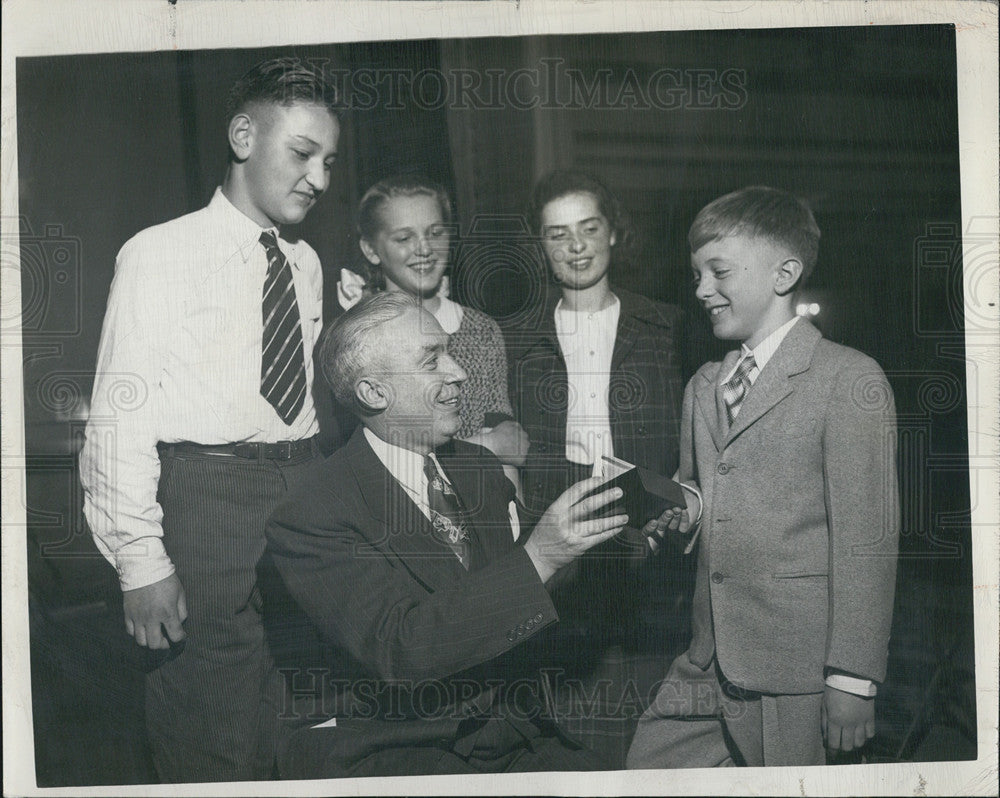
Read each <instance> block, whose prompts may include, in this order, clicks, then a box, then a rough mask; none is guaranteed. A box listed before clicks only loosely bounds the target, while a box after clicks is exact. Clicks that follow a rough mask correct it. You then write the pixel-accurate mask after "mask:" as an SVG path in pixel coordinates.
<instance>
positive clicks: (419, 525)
mask: <svg viewBox="0 0 1000 798" xmlns="http://www.w3.org/2000/svg"><path fill="white" fill-rule="evenodd" d="M363 432H364V429H363V427H358V429H357V431H356V432H355V434H354V436H352V438H351V440H350V442H349V443H348V444H347V446H348V447H350V451H349V456H348V462H350V463H351V468H352V469H353V471H354V477H355V479H356V480H357V484H358V490H359V491H360V493H361V496H362V498H363V499H364V501H365V504H366V505H367V506H368V511H369V512H370V513H371V516H372V519H373V521H374V522H375V524H376V527H377V529H378V530H379V533H380V534H379V536H378V537H379V539H377V540H373V541H372V543H373V544H376V545H378V546H381V545H382V544H384V545H385V547H387V548H388V549H390V550H391V551H392V552H393V553H395V555H396V556H397V557H398V558H399V559H400V560H401V561H402V562H403V564H404V565H405V566H406V568H407V569H408V570H409V571H410V572H411V573H412V574H413V575H414V576H415V577H417V578H418V579H419V580H420V581H421V582H422V583H423V584H424V585H425V587H427V588H428V589H431V590H433V589H434V588H436V587H440V586H441V584H442V583H444V582H448V581H453V580H455V579H457V578H458V577H460V576H461V575H462V574H464V573H466V571H465V568H464V567H463V566H462V564H461V563H460V562H459V561H458V558H457V557H456V556H455V553H454V552H453V551H452V550H451V549H450V548H449V547H448V546H447V544H445V543H443V542H439V541H438V540H436V539H435V537H434V530H433V527H432V526H431V522H430V521H428V520H427V516H425V515H424V514H423V513H422V512H421V511H420V508H419V507H418V506H417V505H416V503H415V502H414V501H413V499H411V498H410V495H409V494H408V493H407V492H406V491H405V490H404V489H403V487H402V486H401V485H400V484H399V482H397V481H396V479H395V478H394V477H393V476H392V474H390V473H389V471H388V469H387V468H386V467H385V466H384V465H383V464H382V461H381V460H379V458H378V455H376V454H375V452H374V451H373V450H372V448H371V446H369V445H368V441H366V440H365V438H364V434H363Z"/></svg>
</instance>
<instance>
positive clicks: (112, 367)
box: [80, 189, 323, 590]
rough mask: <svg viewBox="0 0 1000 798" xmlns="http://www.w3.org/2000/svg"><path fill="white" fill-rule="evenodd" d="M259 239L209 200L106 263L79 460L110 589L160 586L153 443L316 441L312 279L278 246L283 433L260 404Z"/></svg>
mask: <svg viewBox="0 0 1000 798" xmlns="http://www.w3.org/2000/svg"><path fill="white" fill-rule="evenodd" d="M261 232H263V230H262V228H261V227H260V226H259V225H257V224H256V223H255V222H253V221H252V220H251V219H249V218H248V217H247V216H245V215H244V214H243V213H241V212H240V211H239V210H237V209H236V208H235V207H234V206H233V205H232V204H231V203H230V202H229V200H228V199H227V198H226V197H225V195H224V194H223V193H222V190H221V189H217V190H216V192H215V195H214V196H213V197H212V201H211V202H210V203H209V205H208V206H207V207H206V208H203V209H202V210H200V211H196V212H195V213H191V214H188V215H187V216H182V217H180V218H178V219H174V220H172V221H169V222H166V223H165V224H161V225H157V226H155V227H151V228H148V229H146V230H143V231H142V232H140V233H139V234H138V235H136V236H134V237H133V238H132V239H131V240H129V241H128V242H127V243H126V244H125V246H124V247H122V249H121V252H119V254H118V259H117V262H116V264H115V276H114V280H113V282H112V284H111V294H110V296H109V298H108V308H107V314H106V315H105V319H104V328H103V331H102V333H101V343H100V349H99V351H98V357H97V373H96V376H95V380H94V392H93V398H92V401H91V409H90V416H89V419H88V422H87V440H86V444H85V445H84V448H83V452H82V454H81V456H80V478H81V482H82V483H83V487H84V512H85V514H86V517H87V521H88V522H89V524H90V528H91V530H92V531H93V533H94V538H95V541H96V543H97V547H98V549H100V551H101V553H102V554H103V555H104V556H105V557H106V558H107V559H108V560H109V561H110V562H111V564H112V565H114V566H115V567H116V569H117V570H118V574H119V578H120V580H121V585H122V589H123V590H131V589H134V588H138V587H143V586H145V585H149V584H152V583H154V582H157V581H159V580H161V579H163V578H165V577H167V576H169V575H170V574H172V573H173V570H174V569H173V564H172V563H171V562H170V558H169V557H168V556H167V554H166V552H165V550H164V548H163V542H162V537H163V527H162V523H161V522H162V518H163V512H162V508H161V507H160V505H159V504H158V503H157V501H156V489H157V483H158V481H159V476H160V460H159V456H158V454H157V450H156V444H157V442H159V441H163V442H165V443H175V442H179V441H192V442H195V443H200V444H225V443H235V442H242V441H257V442H276V441H284V440H299V439H303V438H309V437H311V436H312V435H315V434H316V432H317V431H318V425H317V423H316V412H315V409H314V407H313V402H312V396H311V390H310V389H311V386H312V378H313V365H312V351H313V345H314V344H315V342H316V338H317V336H318V335H319V332H320V329H321V327H322V293H323V290H322V284H323V275H322V272H321V270H320V264H319V258H318V257H317V256H316V253H315V252H314V251H313V250H312V248H311V247H310V246H309V245H308V244H305V243H304V242H297V243H294V244H293V243H289V242H287V241H283V240H281V239H280V238H279V247H280V248H281V250H282V252H283V253H284V254H285V257H286V258H287V259H288V261H289V263H290V264H291V267H292V280H293V283H294V285H295V294H296V298H297V300H298V306H299V315H300V318H301V323H302V342H303V348H304V355H305V368H306V385H307V391H306V396H305V403H304V404H303V407H302V410H301V411H300V412H299V415H298V417H297V418H296V419H295V420H294V421H293V422H292V424H290V425H286V424H285V423H284V422H283V421H282V420H281V418H280V417H279V416H278V414H277V412H276V411H275V410H274V408H273V407H272V406H271V405H270V404H269V403H268V402H267V400H266V399H264V397H262V396H261V395H260V365H261V338H262V334H263V321H262V318H261V301H262V296H263V286H264V279H265V276H266V274H267V255H266V254H265V251H264V247H263V245H262V244H261V243H260V241H259V240H258V239H259V238H260V234H261Z"/></svg>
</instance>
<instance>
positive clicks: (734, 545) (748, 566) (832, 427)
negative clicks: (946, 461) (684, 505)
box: [680, 320, 899, 694]
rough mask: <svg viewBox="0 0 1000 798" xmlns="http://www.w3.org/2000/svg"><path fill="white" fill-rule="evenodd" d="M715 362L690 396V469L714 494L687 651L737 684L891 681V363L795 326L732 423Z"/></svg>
mask: <svg viewBox="0 0 1000 798" xmlns="http://www.w3.org/2000/svg"><path fill="white" fill-rule="evenodd" d="M737 355H738V353H731V354H730V355H729V356H728V357H727V358H726V359H725V360H724V361H722V362H721V363H720V362H715V363H708V364H706V365H705V366H703V367H702V368H701V369H700V370H699V371H698V373H697V374H696V375H695V376H694V377H693V378H692V379H691V382H690V384H689V385H688V388H687V391H686V393H685V397H684V420H683V427H682V444H681V474H680V475H681V478H682V479H684V480H695V481H696V482H697V483H698V484H699V486H700V487H701V490H702V493H703V494H704V498H705V511H704V516H703V521H702V530H701V532H700V535H701V540H700V550H699V555H698V574H697V583H696V589H695V596H694V613H693V622H692V625H693V632H694V639H693V641H692V643H691V647H690V649H689V651H688V655H689V657H690V659H691V661H692V662H693V663H695V664H697V665H699V666H700V667H702V668H707V667H708V666H709V664H710V663H711V660H712V656H713V654H714V655H715V656H716V657H717V659H718V663H719V666H720V667H721V668H722V672H723V673H724V674H725V676H726V678H728V679H729V680H730V681H731V682H733V683H734V684H736V685H738V686H740V687H743V688H747V689H750V690H756V691H760V692H766V693H784V694H794V693H811V692H820V691H822V690H823V684H824V670H825V669H827V668H832V669H836V670H840V671H845V672H847V673H850V674H854V675H856V676H861V677H864V678H868V679H872V680H874V681H876V682H878V681H882V680H883V679H884V678H885V665H886V657H887V654H888V643H889V629H890V626H891V620H892V606H893V595H894V590H895V583H896V550H897V541H898V536H899V506H898V487H897V482H896V457H895V449H896V444H895V408H894V405H893V397H892V390H891V388H890V387H889V384H888V382H887V381H886V379H885V375H884V374H883V373H882V369H880V368H879V366H878V364H877V363H875V361H874V360H872V359H871V358H869V357H867V356H865V355H863V354H861V353H860V352H857V351H855V350H853V349H848V348H847V347H844V346H840V345H838V344H834V343H831V342H829V341H826V340H823V338H822V337H821V336H820V333H819V331H818V330H817V329H816V328H815V327H813V326H812V325H811V324H809V323H808V322H806V321H802V320H800V321H798V322H797V323H796V324H795V325H794V326H793V327H792V329H791V330H790V331H789V333H788V335H787V337H786V338H785V339H784V341H782V343H781V345H780V346H779V347H778V350H777V351H776V352H775V353H774V356H773V357H772V359H771V360H770V361H768V363H767V365H766V366H765V367H764V369H763V370H762V371H761V374H760V376H759V377H758V379H757V381H756V382H755V383H754V385H753V386H752V387H751V388H750V391H749V392H748V394H747V397H746V399H745V401H744V402H743V405H742V407H741V409H740V412H739V415H738V416H737V417H736V420H735V422H734V423H733V426H732V427H731V428H730V427H729V426H728V424H727V423H726V416H725V407H724V404H723V401H722V396H721V388H720V387H719V385H718V383H719V380H720V378H721V377H723V376H725V375H726V374H727V373H728V372H729V370H730V369H732V367H733V366H734V365H735V363H736V357H737Z"/></svg>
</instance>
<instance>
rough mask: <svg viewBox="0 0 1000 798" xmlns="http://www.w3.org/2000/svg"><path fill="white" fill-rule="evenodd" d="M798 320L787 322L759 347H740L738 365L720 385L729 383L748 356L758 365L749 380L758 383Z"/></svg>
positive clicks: (796, 317) (743, 345)
mask: <svg viewBox="0 0 1000 798" xmlns="http://www.w3.org/2000/svg"><path fill="white" fill-rule="evenodd" d="M798 320H799V317H798V316H795V317H793V318H792V319H790V320H789V321H786V322H785V323H784V324H782V325H781V326H780V327H779V328H778V329H777V330H775V331H774V332H773V333H771V334H770V335H769V336H767V338H765V339H764V340H763V341H761V342H760V343H759V344H757V346H755V347H754V348H753V349H751V348H750V347H749V346H747V345H746V344H742V345H741V346H740V356H739V357H738V358H737V359H736V365H735V366H733V367H732V369H730V371H729V372H727V373H726V375H725V377H724V378H723V379H721V380H719V384H720V385H725V384H726V383H727V382H729V381H730V380H731V379H732V378H733V375H734V374H735V373H736V369H737V368H739V365H740V363H742V362H743V361H744V360H745V359H746V356H747V355H751V354H752V355H753V360H754V363H756V364H757V365H756V366H755V367H754V368H752V369H750V373H749V374H748V375H747V378H748V379H749V380H750V384H751V385H753V384H754V383H755V382H757V378H758V377H759V376H760V372H761V370H762V369H763V368H764V366H766V365H767V363H768V361H769V360H770V359H771V358H772V357H774V353H775V352H776V351H778V347H779V346H781V342H782V341H784V340H785V336H786V335H788V333H789V332H790V331H791V329H792V327H793V326H795V322H797V321H798Z"/></svg>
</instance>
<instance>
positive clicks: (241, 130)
mask: <svg viewBox="0 0 1000 798" xmlns="http://www.w3.org/2000/svg"><path fill="white" fill-rule="evenodd" d="M252 144H253V120H252V119H250V117H249V116H248V115H247V114H245V113H241V114H236V116H234V117H233V118H232V119H230V120H229V148H230V149H231V150H232V151H233V155H235V156H236V159H237V160H238V161H245V160H246V159H247V158H249V157H250V149H251V146H252Z"/></svg>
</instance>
